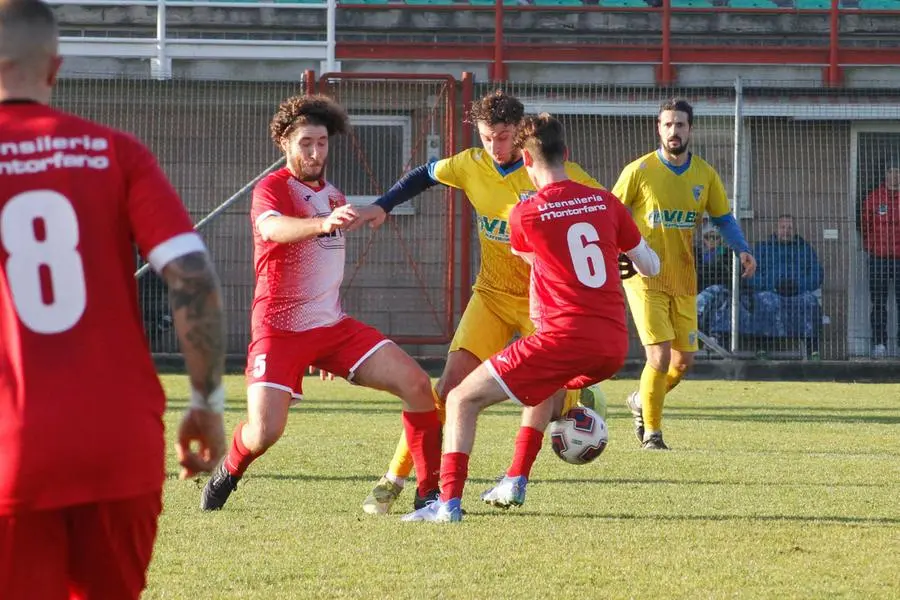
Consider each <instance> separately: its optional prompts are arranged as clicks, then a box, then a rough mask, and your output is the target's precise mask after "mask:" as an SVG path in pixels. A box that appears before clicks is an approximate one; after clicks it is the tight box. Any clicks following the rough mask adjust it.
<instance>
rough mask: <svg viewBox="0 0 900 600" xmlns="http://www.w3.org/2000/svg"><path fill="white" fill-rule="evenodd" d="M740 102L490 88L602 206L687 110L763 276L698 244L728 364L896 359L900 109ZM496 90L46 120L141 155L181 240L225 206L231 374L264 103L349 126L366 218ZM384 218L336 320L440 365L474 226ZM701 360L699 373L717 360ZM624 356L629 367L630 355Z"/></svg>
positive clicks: (884, 98)
mask: <svg viewBox="0 0 900 600" xmlns="http://www.w3.org/2000/svg"><path fill="white" fill-rule="evenodd" d="M313 83H314V85H313ZM736 83H738V82H734V81H728V82H722V84H721V85H719V86H714V87H709V88H704V89H697V88H693V89H682V90H678V89H661V88H653V87H637V86H635V87H622V86H603V85H595V84H585V85H577V86H572V85H556V86H554V85H546V84H531V83H511V84H504V85H503V87H504V88H505V89H507V90H509V91H510V92H512V93H514V94H516V95H518V96H519V97H520V98H521V99H522V100H523V101H524V102H525V104H526V107H527V109H528V110H529V111H541V110H546V111H549V112H551V113H553V114H556V115H557V116H559V117H560V118H561V119H562V120H563V122H564V124H565V125H566V128H567V133H568V138H569V143H570V151H571V156H572V158H573V160H575V161H577V162H579V163H580V164H581V165H582V166H583V167H584V168H585V169H586V170H587V171H588V172H589V173H591V174H592V175H594V176H595V177H596V178H597V179H598V180H599V181H600V182H601V183H603V184H604V185H605V186H607V187H612V186H613V185H614V183H615V181H616V179H617V177H618V175H619V172H620V171H621V169H622V167H623V166H624V165H625V164H627V163H628V162H629V161H631V160H633V159H634V158H636V157H637V156H640V155H642V154H644V153H646V152H649V151H651V150H652V149H653V148H655V147H656V144H657V140H656V133H655V117H656V111H657V107H658V104H659V102H660V100H661V99H663V98H665V97H670V96H675V95H680V96H684V97H686V98H687V99H688V100H690V101H691V102H692V103H693V104H694V107H695V111H696V115H695V122H694V134H693V150H694V152H696V153H697V154H698V155H700V156H702V157H703V158H705V159H706V160H707V161H708V162H710V163H711V164H712V165H713V166H714V167H716V169H717V170H718V171H719V173H720V174H721V176H722V179H723V181H724V183H725V187H726V189H727V190H728V192H729V196H730V197H731V199H732V201H733V203H734V206H735V207H736V209H737V210H736V212H737V215H738V216H739V221H740V223H741V225H742V226H743V229H744V231H745V233H746V234H747V237H748V239H749V240H750V241H751V244H752V245H754V248H755V250H756V253H757V254H759V255H760V256H761V257H763V261H762V262H761V264H760V275H759V276H758V277H757V278H755V279H754V280H750V281H743V280H738V281H737V282H736V285H735V277H734V270H733V262H732V261H731V259H730V255H729V254H727V253H725V252H724V251H723V250H722V249H721V246H720V245H717V244H721V240H717V239H716V236H715V235H714V234H715V232H714V231H712V230H711V229H710V228H709V227H705V226H704V224H703V223H700V224H699V225H698V229H697V235H696V240H697V261H698V268H699V271H700V274H701V277H700V280H701V287H700V289H698V292H699V293H700V306H701V311H700V322H701V330H702V331H703V333H704V335H705V338H706V339H707V340H708V341H710V342H714V343H715V344H714V345H716V346H721V347H723V348H724V349H725V350H726V351H729V352H728V354H730V355H736V356H740V357H748V356H757V355H767V356H770V357H772V358H817V357H821V358H825V359H839V360H842V359H853V358H856V357H861V358H862V357H870V356H879V357H880V356H882V355H884V356H893V355H896V353H897V351H896V346H897V335H896V333H897V312H898V311H897V309H896V308H895V307H896V306H897V302H898V301H900V294H898V293H897V292H898V291H900V290H897V285H896V283H897V282H898V280H900V272H898V271H900V269H898V268H896V266H895V262H894V261H895V260H900V258H898V257H900V197H898V192H896V191H893V190H891V189H888V188H894V187H900V170H898V171H894V170H891V168H890V167H892V166H893V165H894V164H897V163H896V162H895V161H898V160H900V92H898V91H891V90H885V89H883V88H880V89H877V86H875V85H873V86H872V88H871V89H862V88H859V89H854V90H839V91H837V90H824V89H797V88H796V87H792V86H788V85H787V83H785V84H784V85H780V84H779V82H761V81H752V82H743V83H741V84H740V85H736ZM494 87H495V85H489V84H472V83H471V80H470V79H468V80H466V81H465V82H461V81H458V80H457V79H456V78H454V77H450V76H444V75H438V76H428V75H419V76H406V75H403V76H397V75H379V74H367V75H354V74H336V75H327V76H324V77H322V78H320V79H318V80H316V81H315V82H313V81H312V80H310V82H309V85H304V83H303V82H272V83H258V82H256V83H245V82H233V81H231V82H223V81H197V80H190V81H189V80H179V79H173V80H169V81H155V80H149V79H114V80H103V79H98V78H96V76H93V77H92V78H90V79H87V78H86V79H78V78H69V79H65V80H63V81H62V82H61V83H60V86H59V89H58V91H57V94H56V98H55V102H56V103H57V105H59V106H60V107H62V108H65V109H69V110H72V111H74V112H77V113H79V114H82V115H85V116H87V117H89V118H93V119H96V120H98V121H101V122H104V123H108V124H110V125H113V126H116V127H120V128H122V129H125V130H128V131H132V132H134V133H135V134H136V135H137V136H138V137H140V138H141V139H143V140H144V141H145V142H146V143H147V144H148V145H149V146H150V147H151V149H152V150H153V151H154V152H155V153H156V154H157V156H158V157H159V159H160V162H161V164H162V166H163V168H164V169H165V170H166V172H167V173H168V174H169V176H170V177H171V178H172V180H173V182H174V183H175V185H176V187H177V188H178V189H179V190H180V192H181V193H182V195H183V197H184V199H185V203H186V204H187V206H188V208H189V210H190V211H191V214H192V215H193V216H194V217H195V220H197V221H199V220H200V219H201V218H203V217H204V216H205V215H208V214H209V213H210V212H211V211H213V210H214V209H216V207H217V206H220V205H221V204H222V202H223V201H225V200H226V199H229V198H230V199H231V200H232V201H233V203H230V204H229V205H228V207H227V208H226V209H225V210H222V211H221V213H219V214H217V215H216V216H215V218H213V219H211V220H210V221H209V222H208V223H206V224H205V226H204V228H203V232H204V235H205V237H206V239H207V241H208V243H209V245H210V247H211V250H212V252H213V255H214V256H215V258H216V262H217V265H218V268H219V272H220V274H221V275H222V278H223V281H224V284H225V293H226V304H227V309H228V319H229V345H228V347H229V352H231V353H233V354H242V353H243V352H245V350H246V343H247V338H248V331H249V325H248V315H249V303H250V300H251V296H252V285H253V272H252V264H251V263H252V247H251V238H250V226H249V221H248V218H247V213H248V203H249V196H248V195H247V194H242V195H238V196H235V192H237V191H239V190H241V189H242V188H244V187H245V186H246V184H247V183H248V182H250V181H252V180H253V179H254V178H255V177H256V176H258V175H259V174H260V173H261V172H263V171H264V170H265V169H267V168H269V167H271V166H272V165H273V164H274V163H275V162H276V161H277V160H278V159H279V153H278V150H277V149H276V148H275V147H274V145H273V144H272V143H271V141H270V140H269V139H268V135H267V125H268V121H269V119H270V117H271V115H272V113H273V112H274V110H275V108H276V107H277V105H278V103H279V101H280V100H282V99H283V98H285V97H287V96H289V95H292V94H295V93H302V92H303V91H304V90H307V89H312V88H315V89H318V90H320V91H323V92H325V93H329V94H332V95H334V96H335V97H336V98H338V99H339V100H340V101H341V102H342V103H343V104H345V105H346V106H347V107H348V108H349V110H350V112H351V114H352V115H353V125H354V127H353V133H352V134H351V135H350V136H348V137H346V138H344V139H340V140H337V141H336V143H335V147H334V149H333V155H332V159H331V164H330V167H329V177H330V179H332V180H333V181H334V182H335V183H336V184H337V185H338V186H339V187H342V188H343V189H344V190H345V192H346V193H347V195H348V196H349V197H350V198H351V200H352V201H356V202H361V203H364V202H369V201H371V199H373V198H374V197H376V196H377V195H378V194H380V193H381V192H383V191H384V190H385V189H386V188H387V187H388V186H390V184H391V183H392V182H393V181H394V180H395V179H396V178H397V177H399V176H400V175H402V173H403V172H404V171H405V170H406V169H407V168H409V167H410V166H415V165H418V164H422V163H425V162H427V161H429V160H431V159H434V158H437V157H440V156H446V155H448V154H450V153H452V152H454V151H458V150H460V149H462V148H463V147H464V145H467V144H471V143H473V140H476V139H477V137H474V136H473V135H472V129H471V127H470V126H466V125H463V124H462V121H463V119H462V117H463V110H464V102H465V101H466V100H468V99H470V98H472V97H478V96H479V95H481V94H483V93H487V92H489V91H491V90H493V89H494ZM475 143H477V142H475ZM898 166H900V165H898ZM885 184H887V186H888V188H886V187H885ZM398 212H403V213H405V214H397V215H396V216H394V217H392V218H391V220H390V221H389V225H387V226H386V227H384V228H382V229H381V230H379V231H377V232H363V233H361V234H360V235H351V236H350V238H349V239H350V241H349V246H348V265H347V271H346V273H347V278H346V282H345V288H344V301H345V305H346V307H347V309H348V311H349V312H351V313H353V314H355V315H358V316H359V317H361V318H363V319H364V320H367V321H369V322H371V323H373V324H374V325H376V326H378V327H380V328H382V329H383V330H384V331H385V332H386V333H388V334H389V335H391V336H393V337H396V338H398V339H401V340H402V341H404V342H407V343H409V344H413V345H414V346H412V347H413V351H414V352H416V353H418V354H431V355H435V354H441V353H442V352H443V351H444V350H445V345H444V344H445V343H446V342H447V341H448V340H449V336H450V335H451V334H452V329H453V325H454V323H455V322H456V319H458V316H459V314H460V312H461V308H462V305H463V304H464V302H465V299H466V298H467V294H466V293H465V290H467V288H468V286H469V285H470V284H471V279H472V275H473V274H474V272H475V270H476V269H477V264H478V248H477V242H476V240H477V231H476V227H477V223H476V222H475V220H474V219H472V218H471V217H472V215H471V209H470V208H469V206H468V204H467V203H465V202H462V198H461V197H459V196H458V195H457V194H455V193H453V192H452V191H448V190H446V189H443V188H440V187H439V188H434V189H432V190H430V191H429V192H427V193H426V194H424V195H423V196H422V197H420V198H419V199H417V200H415V201H413V202H412V203H410V206H409V207H407V208H406V209H405V211H398ZM789 230H792V231H789ZM894 230H896V232H897V233H896V239H895V237H894V236H895V234H894ZM779 232H780V234H781V235H780V236H779ZM895 248H896V251H895ZM819 267H820V268H821V277H820V276H819V271H820V269H819ZM139 281H140V287H141V296H142V302H143V307H144V317H145V321H146V324H147V328H148V336H149V338H150V340H151V345H152V348H153V350H154V351H156V352H174V351H176V350H177V348H176V344H175V339H174V335H173V333H172V331H171V323H170V322H169V321H168V317H167V309H166V302H165V298H164V290H163V286H162V285H161V283H160V281H159V280H158V278H156V277H155V276H153V275H152V274H148V275H146V276H144V277H141V278H140V280H139ZM873 300H874V302H873ZM873 306H874V310H873ZM711 347H713V345H707V346H706V347H705V348H704V351H703V352H702V353H701V356H707V357H709V358H717V357H719V356H720V354H719V353H717V352H716V351H713V350H711V349H710V348H711ZM632 353H633V354H634V355H639V354H640V347H639V344H638V343H637V342H636V338H635V341H634V342H633V343H632Z"/></svg>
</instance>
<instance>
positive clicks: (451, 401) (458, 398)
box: [446, 388, 471, 414]
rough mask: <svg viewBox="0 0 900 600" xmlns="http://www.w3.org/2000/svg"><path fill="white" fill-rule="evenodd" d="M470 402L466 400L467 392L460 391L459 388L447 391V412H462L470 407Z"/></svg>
mask: <svg viewBox="0 0 900 600" xmlns="http://www.w3.org/2000/svg"><path fill="white" fill-rule="evenodd" d="M470 404H471V403H470V402H468V401H467V400H466V397H465V394H462V393H460V391H459V389H457V388H454V389H452V390H450V391H449V392H447V401H446V410H447V413H448V414H449V413H457V414H458V413H461V412H463V411H465V410H466V409H468V408H471V407H470Z"/></svg>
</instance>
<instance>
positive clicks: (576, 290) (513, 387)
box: [404, 113, 659, 522]
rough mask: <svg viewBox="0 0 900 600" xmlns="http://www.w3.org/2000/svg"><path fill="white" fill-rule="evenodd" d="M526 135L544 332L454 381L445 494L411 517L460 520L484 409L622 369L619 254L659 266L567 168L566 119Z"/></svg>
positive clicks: (613, 204)
mask: <svg viewBox="0 0 900 600" xmlns="http://www.w3.org/2000/svg"><path fill="white" fill-rule="evenodd" d="M517 144H518V145H519V147H520V148H521V150H522V155H523V160H524V165H525V168H526V170H527V172H528V176H529V178H530V179H531V180H532V182H533V183H534V186H535V189H537V193H536V194H535V195H534V196H532V197H530V198H527V199H525V200H523V201H522V202H520V203H519V204H517V205H516V206H515V207H514V208H513V209H512V212H511V214H510V245H511V247H512V251H513V253H514V254H517V255H519V256H520V257H522V258H523V259H525V261H526V262H528V263H530V264H531V284H530V292H529V298H530V305H531V318H532V321H533V322H534V325H535V328H536V330H535V332H534V333H532V334H531V335H527V336H525V337H523V338H520V339H519V340H516V341H515V342H513V343H512V344H510V345H509V346H508V347H507V348H505V349H504V350H501V351H500V352H498V353H496V354H494V355H493V356H491V357H490V358H488V359H487V360H485V361H484V362H483V363H482V364H481V365H480V366H479V367H477V368H476V369H475V370H474V371H472V373H470V374H469V375H468V376H467V377H466V378H465V379H463V381H462V382H461V383H460V384H459V385H458V386H457V387H455V388H454V389H453V390H451V391H450V395H449V397H448V398H447V421H446V426H445V429H444V454H443V458H442V461H441V486H440V488H441V494H440V498H439V500H438V501H437V502H434V503H431V504H429V505H428V506H426V507H424V508H421V509H419V510H417V511H415V512H413V513H410V514H409V515H407V516H405V517H404V520H406V521H439V522H447V521H459V520H461V519H462V508H461V506H460V502H461V498H462V492H463V487H464V485H465V481H466V478H467V477H468V471H469V455H470V454H471V452H472V447H473V445H474V442H475V426H476V422H477V419H478V414H479V413H480V412H481V411H482V410H484V409H485V408H487V407H488V406H491V405H493V404H496V403H498V402H501V401H503V400H506V399H511V400H513V401H515V402H518V403H519V404H522V405H525V406H536V405H539V404H541V403H543V402H547V401H548V398H550V397H551V396H552V395H554V394H555V393H556V392H557V390H559V389H560V388H566V389H575V388H581V387H584V386H588V385H593V384H596V383H599V382H601V381H603V380H605V379H607V378H609V377H610V376H612V375H613V374H615V373H616V371H618V370H619V368H620V367H621V366H622V364H623V362H624V361H625V355H626V353H627V351H628V331H627V328H626V325H625V298H624V296H623V293H622V289H621V281H620V277H619V254H620V253H621V252H625V254H627V255H628V257H629V258H630V259H631V260H632V261H634V265H635V268H636V269H637V270H638V272H640V273H641V274H643V275H645V276H648V277H652V276H654V275H656V274H657V273H658V272H659V258H658V257H657V256H656V254H655V253H654V252H653V250H651V249H650V247H649V246H648V245H647V243H646V242H645V241H644V240H643V238H642V237H641V234H640V233H639V232H638V229H637V226H636V225H635V223H634V221H633V220H632V218H631V215H630V214H629V213H628V211H627V209H625V207H624V206H623V205H622V204H621V202H619V200H618V199H617V198H616V197H615V196H614V195H612V194H611V193H609V192H607V191H606V190H602V189H598V188H594V187H589V186H586V185H582V184H580V183H576V182H574V181H572V180H570V179H569V178H568V176H567V175H566V169H565V157H566V154H567V151H566V145H565V140H564V138H563V128H562V124H561V123H560V122H559V121H558V120H556V119H554V118H553V117H551V116H550V115H548V114H546V113H543V114H541V115H539V116H537V117H529V118H528V119H526V121H525V123H524V124H523V125H522V128H521V129H520V131H519V134H518V137H517Z"/></svg>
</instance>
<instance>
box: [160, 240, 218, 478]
mask: <svg viewBox="0 0 900 600" xmlns="http://www.w3.org/2000/svg"><path fill="white" fill-rule="evenodd" d="M162 276H163V279H165V281H166V284H167V285H168V286H169V303H170V304H171V306H172V317H173V320H174V321H175V330H176V332H177V333H178V340H179V341H180V343H181V351H182V353H183V354H184V362H185V366H186V367H187V371H188V376H189V377H190V380H191V404H190V407H189V408H188V410H187V411H185V413H184V416H183V417H182V419H181V423H180V424H179V426H178V441H177V442H176V444H175V450H176V453H177V455H178V462H179V463H180V464H181V472H180V474H179V477H180V478H181V479H187V478H188V477H193V476H194V475H196V474H197V473H201V472H206V471H211V470H212V469H213V468H214V467H215V466H216V464H218V462H219V460H221V458H222V456H224V454H225V426H224V422H223V419H222V412H223V411H224V405H225V392H224V390H223V388H222V373H223V371H224V370H225V341H224V338H225V327H224V319H223V316H222V294H221V292H220V289H219V278H218V276H217V275H216V272H215V270H214V269H213V266H212V263H211V262H210V260H209V256H208V255H207V254H206V253H205V252H192V253H190V254H185V255H184V256H181V257H179V258H176V259H174V260H172V261H171V262H169V263H168V264H167V265H166V266H165V267H164V268H163V270H162ZM194 441H197V442H199V444H200V449H199V451H197V452H194V451H193V450H192V449H191V443H192V442H194Z"/></svg>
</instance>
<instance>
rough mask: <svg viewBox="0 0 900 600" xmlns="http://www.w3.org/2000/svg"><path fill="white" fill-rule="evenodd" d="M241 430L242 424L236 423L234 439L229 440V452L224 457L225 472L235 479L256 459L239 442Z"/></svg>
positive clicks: (241, 442)
mask: <svg viewBox="0 0 900 600" xmlns="http://www.w3.org/2000/svg"><path fill="white" fill-rule="evenodd" d="M243 428H244V424H243V423H238V426H237V427H235V428H234V437H233V438H232V439H231V450H229V451H228V454H227V455H226V456H225V470H226V471H228V472H229V473H231V474H232V475H233V476H235V477H240V476H242V475H243V474H244V471H246V470H247V467H249V466H250V463H252V462H253V461H254V460H255V459H256V456H255V455H254V454H252V453H251V452H250V451H249V450H247V448H246V447H245V446H244V442H243V441H241V430H242V429H243Z"/></svg>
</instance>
